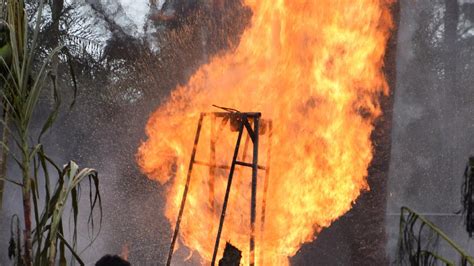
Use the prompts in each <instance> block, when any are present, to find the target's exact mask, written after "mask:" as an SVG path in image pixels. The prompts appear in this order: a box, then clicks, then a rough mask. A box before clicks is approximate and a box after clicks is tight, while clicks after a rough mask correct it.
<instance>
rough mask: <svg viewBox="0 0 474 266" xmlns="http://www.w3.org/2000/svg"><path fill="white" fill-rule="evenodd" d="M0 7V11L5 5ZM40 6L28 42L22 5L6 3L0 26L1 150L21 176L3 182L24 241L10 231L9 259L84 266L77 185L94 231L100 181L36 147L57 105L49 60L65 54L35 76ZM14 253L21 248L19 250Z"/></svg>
mask: <svg viewBox="0 0 474 266" xmlns="http://www.w3.org/2000/svg"><path fill="white" fill-rule="evenodd" d="M0 3H1V5H2V9H3V7H4V1H3V0H2V1H1V2H0ZM43 5H44V1H39V8H38V12H37V16H36V26H35V28H34V31H33V37H32V38H31V39H29V38H28V36H27V21H26V19H25V11H24V3H23V1H22V0H7V19H6V21H5V22H3V23H4V24H5V25H6V26H7V27H8V31H9V42H10V46H11V62H7V61H6V60H5V58H4V57H0V66H2V69H3V70H4V71H2V74H1V75H0V78H1V81H2V83H1V84H2V88H1V89H2V90H1V97H2V98H3V103H4V104H3V109H4V113H5V112H7V113H8V117H9V122H8V121H2V124H3V130H4V132H9V133H10V135H11V140H12V141H13V143H12V144H14V146H16V147H15V149H13V146H11V145H8V144H7V143H6V141H3V142H1V143H0V144H1V146H2V148H3V149H4V151H7V152H8V154H9V156H10V157H11V158H12V159H13V160H14V161H15V163H16V165H17V167H18V169H19V170H20V171H21V181H16V180H15V179H13V178H8V177H3V178H2V179H3V180H4V181H9V182H11V183H13V184H15V185H18V186H20V187H21V189H22V196H23V217H24V218H23V219H24V221H23V222H24V228H23V229H24V230H23V235H20V233H19V232H20V230H19V227H20V225H19V223H18V222H17V230H16V231H17V232H15V230H13V229H12V238H11V241H10V249H9V251H10V252H9V255H11V256H12V257H14V258H15V264H17V265H28V266H29V265H33V264H34V265H55V264H56V260H57V258H58V257H59V264H60V265H66V254H68V253H69V254H72V260H74V261H77V262H79V263H80V264H83V262H82V261H81V259H80V257H79V254H78V252H77V221H78V216H79V212H80V208H79V200H80V194H81V193H80V190H81V184H82V183H83V182H84V181H86V180H88V181H89V202H90V205H89V225H90V226H91V227H92V230H94V210H98V211H99V215H100V222H101V221H102V206H101V197H100V193H99V179H98V176H97V172H96V171H95V170H94V169H90V168H84V169H80V168H79V167H78V166H77V164H76V163H74V162H72V161H71V162H69V163H68V164H67V165H65V166H64V167H59V166H58V165H57V164H56V163H54V162H53V160H52V159H51V158H50V157H48V156H47V155H46V153H45V149H44V147H43V145H42V143H41V138H42V136H43V135H44V133H46V132H47V131H48V130H49V129H51V127H52V125H53V124H54V121H55V119H56V117H57V116H58V113H59V107H60V105H61V99H60V95H59V93H58V90H57V86H56V78H55V75H54V74H53V75H52V73H51V69H50V64H51V59H52V58H53V57H54V56H56V55H57V54H58V53H60V52H62V51H64V48H63V47H61V46H60V47H57V48H55V49H53V50H52V51H51V52H50V54H49V55H48V57H47V58H46V59H45V60H44V62H43V64H42V65H41V67H40V68H39V70H35V69H33V59H34V57H35V50H36V48H37V47H36V46H37V40H38V34H39V32H40V25H41V19H42V10H43ZM66 55H67V53H66ZM48 77H51V83H52V90H53V96H54V97H53V98H54V104H53V108H52V110H51V111H50V113H49V114H48V116H47V118H46V120H45V121H44V123H43V125H42V127H41V132H40V133H39V135H38V136H37V138H36V139H37V140H36V141H33V137H34V136H33V134H32V133H31V128H30V125H31V122H32V120H33V115H34V111H35V109H36V107H37V105H38V102H39V97H40V95H41V92H42V90H43V88H44V87H45V86H46V84H47V81H48ZM51 168H52V169H54V170H55V171H56V173H57V176H56V178H54V177H53V176H50V174H49V170H50V169H51ZM52 184H54V185H52ZM40 186H41V188H40ZM68 202H70V204H71V210H72V221H73V223H72V240H71V241H69V240H67V238H68V237H66V235H65V230H64V229H65V227H64V224H65V222H64V215H63V214H64V212H65V211H66V210H67V209H69V208H68V207H67V206H68ZM32 203H33V205H32ZM32 218H33V219H34V220H32ZM17 220H18V219H13V220H12V221H17ZM12 227H13V225H12ZM99 229H100V223H99ZM15 235H16V237H15ZM19 247H23V250H22V249H20V248H19Z"/></svg>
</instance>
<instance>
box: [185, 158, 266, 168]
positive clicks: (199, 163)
mask: <svg viewBox="0 0 474 266" xmlns="http://www.w3.org/2000/svg"><path fill="white" fill-rule="evenodd" d="M194 163H195V164H197V165H205V166H209V167H215V168H221V169H230V166H227V165H212V164H210V163H208V162H202V161H197V160H196V161H194ZM235 164H237V165H240V166H247V167H253V165H252V164H251V163H246V162H240V161H236V162H235ZM257 168H258V169H260V170H265V169H266V168H265V167H263V166H261V165H259V166H258V167H257Z"/></svg>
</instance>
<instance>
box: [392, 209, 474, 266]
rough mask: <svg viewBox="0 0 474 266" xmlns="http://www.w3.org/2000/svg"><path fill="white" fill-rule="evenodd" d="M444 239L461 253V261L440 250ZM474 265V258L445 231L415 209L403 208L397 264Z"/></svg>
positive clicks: (455, 250) (451, 247)
mask: <svg viewBox="0 0 474 266" xmlns="http://www.w3.org/2000/svg"><path fill="white" fill-rule="evenodd" d="M440 241H443V244H445V245H446V246H447V247H449V248H450V249H452V250H453V251H454V252H455V253H457V254H459V259H460V261H459V263H458V264H456V263H455V261H454V260H452V259H447V258H444V257H443V256H442V255H441V253H440V252H438V250H437V249H438V245H439V243H440ZM439 264H441V265H464V266H467V265H474V258H473V257H470V256H469V255H468V254H467V252H465V251H464V250H463V249H461V248H460V247H459V246H458V245H457V244H456V243H454V242H453V241H452V240H451V239H450V238H449V237H448V236H447V235H446V234H445V233H444V232H443V231H441V230H440V229H439V228H438V227H437V226H435V225H434V224H433V223H431V222H430V221H428V220H427V219H425V218H424V217H423V216H421V215H419V214H418V213H416V212H415V211H413V210H411V209H409V208H407V207H402V208H401V214H400V235H399V240H398V258H397V265H439Z"/></svg>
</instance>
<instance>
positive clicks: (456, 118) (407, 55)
mask: <svg viewBox="0 0 474 266" xmlns="http://www.w3.org/2000/svg"><path fill="white" fill-rule="evenodd" d="M459 10H460V14H461V16H460V17H459V23H458V32H459V31H461V30H462V27H463V26H462V25H463V20H466V18H467V17H468V15H469V14H468V13H466V12H465V11H466V10H467V9H464V6H463V5H461V4H460V5H459ZM471 15H472V14H471ZM450 16H452V15H451V14H449V13H446V9H445V2H444V1H410V0H406V1H401V20H400V26H399V31H398V32H399V33H398V55H397V87H396V89H395V105H394V110H393V114H394V116H393V128H392V154H391V164H390V172H389V184H388V194H389V196H388V202H387V231H388V234H389V242H388V245H387V253H388V254H389V255H390V258H391V260H392V261H393V260H394V257H395V255H396V253H395V252H396V245H397V239H398V232H399V231H398V230H399V227H398V222H399V216H398V215H397V214H398V213H399V212H400V207H401V206H409V207H411V208H413V209H414V210H416V211H418V212H420V213H426V214H427V215H426V218H428V219H429V220H431V221H432V222H434V223H435V224H436V225H438V226H439V227H440V228H441V229H443V230H444V231H445V232H446V233H447V235H448V236H450V237H452V239H454V240H455V242H457V243H459V244H460V245H461V246H462V247H463V248H464V249H465V250H466V251H467V252H468V253H469V254H473V253H474V245H473V244H472V243H471V242H469V241H468V235H467V233H466V232H465V231H464V226H463V221H462V219H461V217H459V216H456V215H453V214H454V213H455V212H457V211H459V210H460V209H461V203H460V202H461V185H462V175H463V171H464V167H465V164H466V163H467V159H468V156H469V155H471V154H473V153H474V139H473V138H472V132H473V129H474V123H473V121H474V118H473V112H474V109H473V107H472V100H471V99H472V95H473V93H472V92H471V91H472V87H470V86H464V85H461V84H472V82H473V80H472V73H473V69H472V66H471V65H470V64H466V63H465V62H464V60H471V62H472V57H473V56H474V54H473V51H472V48H470V46H468V45H466V43H467V41H466V39H463V38H459V39H458V40H457V41H456V42H455V46H454V47H445V42H446V40H445V38H443V36H445V34H446V32H445V27H444V23H445V22H446V21H447V20H449V19H453V18H451V17H450ZM455 19H458V18H457V17H455ZM467 38H472V36H471V37H467ZM447 50H448V51H447ZM449 50H453V51H454V50H455V51H456V53H455V56H456V58H457V59H455V60H456V64H454V66H452V65H449V60H450V57H452V56H453V55H452V54H450V53H449ZM461 54H463V56H464V57H466V58H463V56H460V55H461ZM452 67H455V70H454V74H450V73H452V71H451V70H452ZM467 73H471V75H468V74H467ZM450 75H454V76H452V77H450ZM439 214H441V215H439ZM441 249H442V250H443V252H447V251H445V250H444V249H445V247H442V248H441ZM445 254H446V256H451V258H453V257H452V255H453V254H452V253H451V254H449V253H445ZM456 259H457V257H456Z"/></svg>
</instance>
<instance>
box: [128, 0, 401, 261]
mask: <svg viewBox="0 0 474 266" xmlns="http://www.w3.org/2000/svg"><path fill="white" fill-rule="evenodd" d="M391 2H392V0H357V1H354V0H320V1H314V0H298V1H290V0H278V1H274V0H246V1H245V4H246V5H248V6H250V7H251V9H252V10H253V17H252V22H251V26H250V27H249V28H248V29H247V30H246V31H245V32H244V33H243V35H242V38H241V41H240V44H239V45H238V46H237V47H236V48H235V49H234V50H232V51H229V52H228V53H227V54H224V55H220V56H217V57H215V58H213V59H212V60H211V62H210V63H209V64H207V65H204V66H202V67H201V68H200V69H199V70H198V71H197V72H196V73H195V74H194V75H193V77H192V78H191V80H190V81H189V83H188V84H187V85H186V86H184V87H178V88H176V89H175V91H174V92H173V93H172V94H171V96H170V98H169V99H168V100H167V101H166V102H165V103H164V104H163V105H161V106H160V107H159V108H158V109H157V110H156V111H155V113H154V114H153V115H152V116H151V117H150V120H149V122H148V125H147V127H146V133H147V136H148V139H147V140H146V142H144V143H143V144H142V145H141V147H140V148H139V151H138V156H137V158H138V162H139V165H140V167H141V169H142V170H143V172H144V173H146V174H147V175H148V176H149V178H151V179H154V180H157V181H159V182H160V183H161V184H163V185H165V186H166V188H168V193H167V202H166V213H165V215H166V217H167V218H168V219H169V221H170V224H171V225H172V226H173V227H174V225H175V222H176V218H177V215H178V210H179V206H180V203H181V197H182V191H183V189H184V184H185V180H186V174H187V167H188V163H189V160H190V155H191V151H192V148H193V139H194V135H195V132H196V126H197V121H198V118H199V115H200V113H201V112H203V111H218V110H216V109H215V108H213V107H212V104H218V105H221V106H227V107H232V108H235V109H238V110H241V111H259V112H262V117H263V118H266V119H272V120H273V128H274V130H273V141H272V155H271V162H270V169H271V170H270V178H269V187H268V194H267V205H266V217H267V218H266V222H265V229H264V231H263V233H261V232H260V231H259V230H257V232H256V239H257V240H256V257H257V258H256V263H257V264H258V262H261V261H262V256H263V257H264V258H265V260H264V262H265V263H264V264H268V265H284V264H288V259H287V258H288V257H289V256H292V255H294V254H295V252H296V251H297V250H298V248H299V247H300V246H301V244H302V243H305V242H308V241H311V240H313V239H314V238H315V236H316V235H317V234H318V233H319V232H320V231H321V230H322V228H324V227H328V226H329V225H330V224H331V223H332V222H333V221H334V220H336V219H337V218H338V217H340V216H341V215H343V214H344V213H346V212H347V211H348V210H349V209H350V208H351V206H352V204H353V202H354V201H355V200H356V199H357V197H358V196H359V195H360V193H361V191H363V190H367V189H369V187H368V185H367V182H366V176H367V168H368V166H369V164H370V162H371V160H372V143H371V140H370V135H371V132H372V130H373V123H374V120H375V119H376V118H377V117H378V116H380V115H381V109H380V106H379V102H378V101H379V98H380V95H382V94H386V93H388V90H389V88H388V86H387V84H386V81H385V78H384V75H383V72H382V67H383V57H384V53H385V49H386V43H387V40H388V37H389V34H390V29H391V27H392V20H391V16H390V11H389V8H390V4H391ZM208 121H209V120H208ZM209 128H210V123H209V122H205V123H204V124H203V131H202V134H203V135H202V137H201V140H200V144H199V147H198V152H197V155H196V156H197V159H199V160H201V161H206V159H209V157H210V155H209V139H210V133H209V131H210V130H209ZM236 135H237V134H235V133H231V132H230V131H229V130H228V128H226V129H224V131H223V132H222V133H221V134H220V137H219V140H218V143H217V152H216V153H217V164H222V165H229V164H230V162H231V157H232V153H233V150H234V145H235V139H236V137H237V136H236ZM244 139H245V138H244ZM266 139H267V138H266V137H265V136H262V137H261V143H260V151H261V152H260V154H259V162H260V164H261V165H265V164H266V162H267V158H266V153H265V149H266V147H267V146H268V141H266ZM240 156H241V157H242V155H240ZM249 157H250V158H249ZM247 161H249V162H251V153H249V156H248V158H247ZM237 168H238V170H237V172H236V175H235V176H234V183H233V185H232V190H231V194H230V199H229V205H228V209H227V215H226V218H225V219H226V220H225V223H224V229H223V233H222V241H221V246H220V249H219V253H218V254H219V255H218V257H220V256H221V255H222V251H223V245H225V241H229V242H231V243H232V244H233V245H235V246H236V247H238V248H239V249H241V250H242V251H243V258H242V259H243V262H244V263H248V257H249V254H248V253H249V235H250V182H251V171H250V170H248V169H243V168H242V167H237ZM215 174H216V176H215V181H211V180H210V178H209V176H210V174H209V168H207V167H203V166H195V167H194V170H193V175H192V179H191V183H190V190H189V193H188V199H187V203H186V208H185V210H184V215H183V219H182V222H181V229H180V241H181V242H182V243H183V244H184V245H186V246H187V247H189V248H190V249H191V250H195V251H197V252H199V254H200V256H201V257H202V258H203V262H202V263H203V264H207V263H209V261H210V260H211V258H212V253H213V248H214V241H215V236H216V233H217V227H218V222H219V216H220V211H221V208H222V201H223V198H224V192H225V187H226V182H227V175H228V170H218V171H217V172H216V173H215ZM263 178H264V171H259V185H258V187H259V188H258V192H257V199H258V200H257V202H258V203H257V210H258V211H260V209H261V200H262V188H263V185H262V184H263V182H262V180H263ZM211 182H214V191H213V192H212V191H211V189H210V185H209V183H211ZM257 213H259V212H257ZM259 223H260V219H257V224H256V228H260V225H259Z"/></svg>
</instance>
